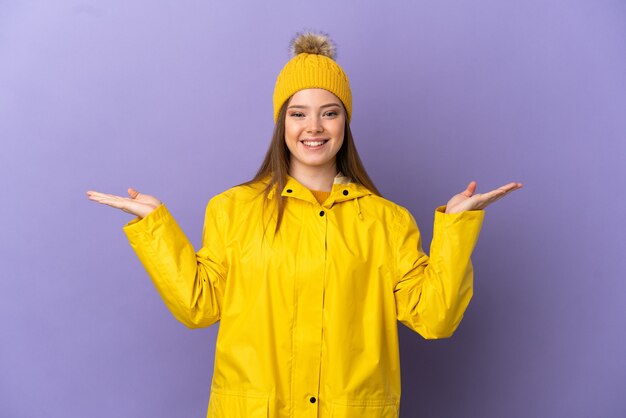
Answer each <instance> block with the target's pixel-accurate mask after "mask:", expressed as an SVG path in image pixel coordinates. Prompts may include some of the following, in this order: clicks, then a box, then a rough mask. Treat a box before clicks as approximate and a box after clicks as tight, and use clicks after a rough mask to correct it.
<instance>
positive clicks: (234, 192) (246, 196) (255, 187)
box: [207, 181, 267, 209]
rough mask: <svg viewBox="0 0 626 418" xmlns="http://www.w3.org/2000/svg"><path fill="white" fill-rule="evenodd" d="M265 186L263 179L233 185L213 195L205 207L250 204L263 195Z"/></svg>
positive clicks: (216, 207)
mask: <svg viewBox="0 0 626 418" xmlns="http://www.w3.org/2000/svg"><path fill="white" fill-rule="evenodd" d="M266 186H267V183H266V182H263V181H257V182H253V183H248V184H245V183H244V184H239V185H237V186H233V187H231V188H229V189H226V190H224V191H222V192H220V193H218V194H217V195H215V196H213V197H212V198H211V199H210V200H209V202H208V205H207V208H209V207H211V208H214V209H219V208H222V209H223V208H226V207H229V206H233V205H242V204H250V203H252V202H253V201H256V200H259V199H263V198H264V197H265V193H266Z"/></svg>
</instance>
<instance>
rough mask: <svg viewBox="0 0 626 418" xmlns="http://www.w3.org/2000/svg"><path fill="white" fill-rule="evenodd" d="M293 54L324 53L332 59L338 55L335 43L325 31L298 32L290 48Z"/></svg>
mask: <svg viewBox="0 0 626 418" xmlns="http://www.w3.org/2000/svg"><path fill="white" fill-rule="evenodd" d="M289 49H290V50H291V54H292V56H294V57H295V56H296V55H298V54H303V53H304V54H317V55H324V56H325V57H328V58H330V59H332V60H335V57H336V56H337V49H336V47H335V44H334V43H333V41H332V40H331V39H330V37H329V36H328V34H326V33H324V32H310V31H309V32H302V33H297V34H296V36H295V37H294V38H293V39H292V40H291V43H290V48H289Z"/></svg>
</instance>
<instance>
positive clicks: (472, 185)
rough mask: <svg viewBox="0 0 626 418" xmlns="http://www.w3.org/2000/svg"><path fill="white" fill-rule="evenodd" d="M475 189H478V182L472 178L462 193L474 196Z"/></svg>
mask: <svg viewBox="0 0 626 418" xmlns="http://www.w3.org/2000/svg"><path fill="white" fill-rule="evenodd" d="M475 191H476V182H475V181H473V180H472V181H470V183H469V184H468V185H467V188H466V189H465V190H464V191H463V192H461V194H462V195H463V196H467V197H472V195H473V194H474V192H475Z"/></svg>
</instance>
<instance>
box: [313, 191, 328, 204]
mask: <svg viewBox="0 0 626 418" xmlns="http://www.w3.org/2000/svg"><path fill="white" fill-rule="evenodd" d="M309 190H311V189H309ZM311 193H313V196H314V197H315V199H316V200H317V203H319V204H320V205H321V204H322V203H324V200H326V199H327V198H328V196H330V192H323V191H321V190H311Z"/></svg>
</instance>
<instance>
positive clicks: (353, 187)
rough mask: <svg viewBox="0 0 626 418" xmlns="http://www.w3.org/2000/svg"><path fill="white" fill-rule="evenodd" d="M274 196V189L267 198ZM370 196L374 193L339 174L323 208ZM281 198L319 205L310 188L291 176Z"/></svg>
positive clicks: (288, 177)
mask: <svg viewBox="0 0 626 418" xmlns="http://www.w3.org/2000/svg"><path fill="white" fill-rule="evenodd" d="M274 194H275V189H273V190H272V191H271V192H270V193H269V194H268V196H267V197H268V198H269V199H272V197H273V196H274ZM370 194H372V192H371V191H370V190H369V189H367V188H366V187H365V186H363V185H361V184H358V183H354V182H353V181H352V179H350V178H349V177H347V176H344V175H343V174H342V173H338V174H337V175H336V176H335V178H334V180H333V187H332V189H331V191H330V196H328V198H327V199H326V200H325V201H324V203H323V204H322V205H321V206H323V207H327V208H330V207H332V205H334V204H335V203H340V202H345V201H348V200H353V199H357V200H358V198H360V197H363V196H367V195H370ZM281 196H284V197H288V198H295V199H300V200H304V201H307V202H311V203H313V204H316V205H317V204H318V202H317V200H316V199H315V196H313V193H311V191H310V190H309V189H308V188H306V187H305V186H303V185H302V184H301V183H300V182H299V181H298V180H296V179H295V178H293V177H291V176H290V175H287V183H286V184H285V187H284V188H283V190H282V191H281ZM357 204H358V202H357Z"/></svg>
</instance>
